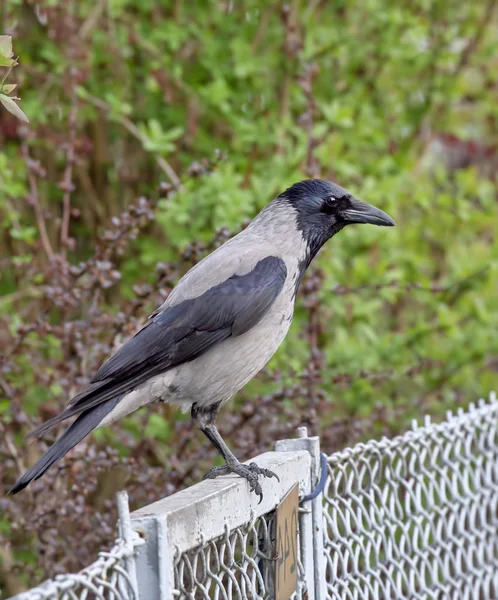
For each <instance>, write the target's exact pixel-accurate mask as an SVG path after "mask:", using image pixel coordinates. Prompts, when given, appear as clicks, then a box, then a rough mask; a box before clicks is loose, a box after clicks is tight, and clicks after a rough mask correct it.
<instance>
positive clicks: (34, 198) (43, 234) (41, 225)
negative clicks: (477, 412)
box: [21, 140, 54, 260]
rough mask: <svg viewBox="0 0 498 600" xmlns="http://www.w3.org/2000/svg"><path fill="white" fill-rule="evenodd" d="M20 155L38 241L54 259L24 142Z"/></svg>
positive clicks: (31, 160)
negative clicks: (32, 208)
mask: <svg viewBox="0 0 498 600" xmlns="http://www.w3.org/2000/svg"><path fill="white" fill-rule="evenodd" d="M21 153H22V156H23V158H24V162H25V163H26V168H27V169H28V182H29V188H30V195H29V201H30V203H31V204H32V205H33V207H34V209H35V216H36V222H37V225H38V230H39V232H40V239H41V243H42V246H43V248H44V250H45V252H46V254H47V256H48V258H49V259H50V260H52V258H53V257H54V251H53V249H52V245H51V244H50V240H49V237H48V233H47V226H46V223H45V217H44V215H43V210H42V207H41V206H40V198H39V196H38V186H37V183H36V177H35V174H34V161H33V159H32V158H31V157H30V155H29V149H28V145H27V143H26V141H25V140H23V141H22V142H21Z"/></svg>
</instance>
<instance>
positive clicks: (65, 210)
mask: <svg viewBox="0 0 498 600" xmlns="http://www.w3.org/2000/svg"><path fill="white" fill-rule="evenodd" d="M69 71H70V74H71V97H70V101H71V111H70V113H69V121H68V125H69V139H68V142H67V153H66V169H65V171H64V178H63V180H62V183H61V184H60V187H61V189H62V190H63V191H64V198H63V201H62V224H61V254H62V255H63V256H66V250H67V248H68V247H69V221H70V218H71V192H72V191H73V189H74V186H73V165H74V160H75V152H74V144H75V141H76V122H77V116H78V98H77V91H76V90H77V86H76V68H75V67H70V69H69Z"/></svg>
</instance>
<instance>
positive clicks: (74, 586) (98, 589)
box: [11, 540, 138, 600]
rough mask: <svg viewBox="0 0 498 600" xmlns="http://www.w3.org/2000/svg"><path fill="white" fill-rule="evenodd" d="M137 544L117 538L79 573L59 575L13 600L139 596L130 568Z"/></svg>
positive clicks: (111, 599) (135, 599)
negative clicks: (128, 565) (128, 559)
mask: <svg viewBox="0 0 498 600" xmlns="http://www.w3.org/2000/svg"><path fill="white" fill-rule="evenodd" d="M132 554H133V545H130V544H126V543H125V542H124V541H122V540H117V541H116V543H115V545H114V546H113V548H112V549H111V550H110V551H109V552H100V553H99V558H98V559H97V560H96V561H95V562H94V563H93V564H92V565H90V566H89V567H86V568H85V569H83V570H82V571H80V572H79V573H75V574H64V575H59V576H57V577H55V578H54V579H51V580H49V581H46V582H45V583H42V584H41V585H40V586H38V587H36V588H32V589H31V590H29V591H27V592H23V593H22V594H18V595H17V596H15V597H14V598H12V599H11V600H138V596H137V594H136V593H135V591H134V584H133V582H132V580H131V578H130V575H129V573H128V569H127V564H126V562H127V558H128V557H130V556H131V555H132Z"/></svg>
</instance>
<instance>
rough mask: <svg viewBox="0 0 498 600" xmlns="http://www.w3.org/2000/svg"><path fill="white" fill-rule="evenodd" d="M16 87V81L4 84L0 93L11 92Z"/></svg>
mask: <svg viewBox="0 0 498 600" xmlns="http://www.w3.org/2000/svg"><path fill="white" fill-rule="evenodd" d="M16 87H17V83H8V84H7V85H4V86H3V88H2V93H3V94H10V93H11V92H13V91H14V90H15V89H16Z"/></svg>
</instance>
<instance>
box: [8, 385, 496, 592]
mask: <svg viewBox="0 0 498 600" xmlns="http://www.w3.org/2000/svg"><path fill="white" fill-rule="evenodd" d="M256 462H257V463H258V464H259V465H260V466H262V467H265V468H268V469H271V470H273V471H275V472H276V473H277V474H278V475H279V477H280V481H277V480H276V479H268V480H265V481H264V497H263V502H262V503H261V504H258V498H257V497H256V496H255V495H254V494H252V493H250V492H249V490H248V485H247V482H245V481H243V480H242V479H240V478H237V477H228V478H220V479H216V480H208V481H203V482H201V483H199V484H197V485H194V486H192V487H191V488H189V489H186V490H183V491H181V492H178V493H177V494H174V495H173V496H170V497H168V498H164V499H162V500H160V501H158V502H155V503H154V504H151V505H149V506H146V507H144V508H142V509H140V510H138V511H135V512H134V513H132V514H131V515H130V514H129V512H128V504H127V498H126V494H125V493H124V492H122V493H120V495H119V498H118V504H119V513H120V536H121V540H122V541H118V542H117V543H116V545H115V546H114V548H113V549H112V550H111V551H110V552H109V553H101V555H100V558H99V559H98V561H97V562H95V563H94V564H93V565H92V566H91V567H88V568H87V569H85V570H84V571H82V572H81V573H79V574H77V575H64V576H61V577H57V578H56V579H55V580H53V581H49V582H45V583H44V584H42V586H40V587H37V588H34V589H32V590H30V591H28V592H25V593H24V594H21V595H19V596H16V599H17V600H97V599H98V600H172V599H175V600H211V599H213V600H232V599H237V600H271V599H272V598H273V597H274V580H273V576H274V575H273V574H274V563H275V559H276V558H277V557H278V556H277V552H276V548H275V532H274V514H275V512H274V511H275V507H276V506H278V504H279V503H280V502H281V500H282V498H283V497H284V496H285V495H286V493H287V492H288V491H289V490H290V489H291V487H292V486H293V485H295V484H296V483H297V484H299V491H300V498H301V499H302V498H303V497H304V496H305V495H306V496H307V499H306V501H304V502H301V505H300V510H299V531H298V535H299V549H298V550H299V551H298V561H297V562H298V587H297V590H296V593H295V594H294V595H293V597H292V598H293V600H304V599H306V600H325V599H327V600H329V599H330V600H332V599H333V600H339V599H340V600H391V599H396V600H427V599H428V600H471V599H472V600H495V599H496V598H498V402H497V400H496V397H495V396H494V395H493V396H491V398H490V401H489V402H488V403H485V402H483V401H481V402H480V403H479V405H478V406H477V407H476V406H471V407H470V409H469V410H468V411H467V412H463V411H459V412H458V413H457V414H456V415H451V414H448V415H447V419H446V421H444V422H443V423H439V424H431V423H430V420H429V419H426V420H425V422H424V424H423V425H422V426H417V424H416V423H414V424H413V430H412V431H409V432H407V433H405V434H404V435H402V436H399V437H397V438H394V439H391V440H389V439H382V440H380V441H370V442H367V443H366V444H358V445H356V446H354V447H353V448H348V449H346V450H343V451H341V452H338V453H336V454H332V455H331V456H329V457H327V477H326V479H325V487H324V490H323V493H317V494H314V495H312V497H310V496H309V494H310V492H311V491H312V490H313V488H315V486H316V484H317V481H318V480H319V476H320V472H319V471H320V448H319V440H318V438H308V437H306V432H305V430H301V431H300V437H299V438H298V439H294V440H283V441H280V442H278V443H277V444H276V452H269V453H266V454H263V455H261V456H259V457H257V458H256ZM323 472H325V471H323ZM315 491H318V490H315Z"/></svg>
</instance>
